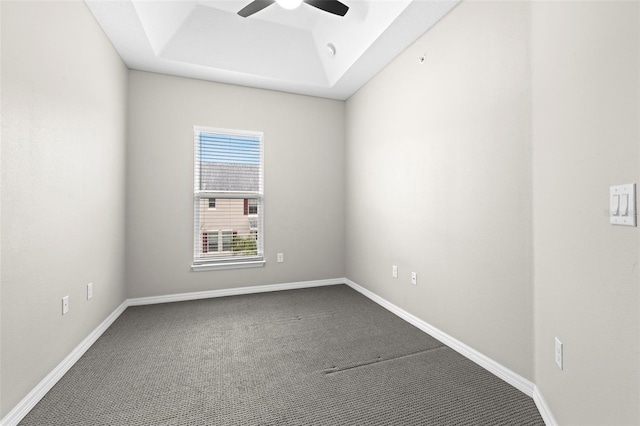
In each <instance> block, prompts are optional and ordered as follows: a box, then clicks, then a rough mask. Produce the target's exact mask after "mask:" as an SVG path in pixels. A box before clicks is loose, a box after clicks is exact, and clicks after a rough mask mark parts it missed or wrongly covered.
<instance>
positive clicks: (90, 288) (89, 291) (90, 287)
mask: <svg viewBox="0 0 640 426" xmlns="http://www.w3.org/2000/svg"><path fill="white" fill-rule="evenodd" d="M92 297H93V283H89V284H87V300H90V299H91V298H92Z"/></svg>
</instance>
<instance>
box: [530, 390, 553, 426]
mask: <svg viewBox="0 0 640 426" xmlns="http://www.w3.org/2000/svg"><path fill="white" fill-rule="evenodd" d="M533 402H535V403H536V407H538V411H539V412H540V416H541V417H542V420H544V423H545V424H546V425H547V426H558V422H556V419H555V418H554V417H553V413H552V412H551V408H550V407H549V405H547V401H545V399H544V398H543V397H542V394H541V393H540V389H539V388H538V387H537V386H535V388H534V389H533Z"/></svg>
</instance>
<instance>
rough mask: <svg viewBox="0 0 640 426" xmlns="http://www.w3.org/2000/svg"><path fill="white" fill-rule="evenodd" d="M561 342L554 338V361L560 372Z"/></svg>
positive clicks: (561, 362) (561, 360) (561, 361)
mask: <svg viewBox="0 0 640 426" xmlns="http://www.w3.org/2000/svg"><path fill="white" fill-rule="evenodd" d="M562 358H563V353H562V342H561V341H560V340H559V339H558V338H557V337H556V339H555V360H556V364H557V365H558V368H560V370H562V364H563V359H562Z"/></svg>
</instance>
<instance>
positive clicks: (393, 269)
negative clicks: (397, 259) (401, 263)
mask: <svg viewBox="0 0 640 426" xmlns="http://www.w3.org/2000/svg"><path fill="white" fill-rule="evenodd" d="M391 276H392V277H393V278H398V267H397V266H396V265H393V266H392V267H391Z"/></svg>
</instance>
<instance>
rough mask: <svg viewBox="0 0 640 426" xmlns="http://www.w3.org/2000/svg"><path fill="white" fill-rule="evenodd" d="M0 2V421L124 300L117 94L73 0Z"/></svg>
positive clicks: (114, 74) (110, 65) (121, 105)
mask: <svg viewBox="0 0 640 426" xmlns="http://www.w3.org/2000/svg"><path fill="white" fill-rule="evenodd" d="M1 7H2V23H1V27H2V28H1V30H2V105H1V106H2V199H1V206H2V226H1V233H2V317H1V322H2V348H1V358H2V360H1V371H2V372H1V381H2V385H1V392H2V398H1V408H0V418H2V417H4V416H5V415H6V414H7V413H8V411H9V410H11V409H12V408H13V407H14V406H15V405H16V404H17V403H18V402H19V401H20V400H21V399H22V398H23V397H25V395H26V394H27V393H28V392H29V391H31V390H32V389H33V388H34V387H35V386H36V385H37V384H38V383H39V382H40V380H42V379H43V378H44V376H45V375H46V374H48V373H49V372H51V370H52V369H53V368H54V367H55V366H56V365H58V364H59V363H60V362H61V361H62V359H64V357H66V356H67V355H68V354H69V353H70V352H71V351H72V350H73V348H75V347H76V346H77V345H78V344H79V343H80V342H81V341H82V340H83V339H84V338H85V337H87V335H88V334H89V333H90V332H91V331H92V330H93V329H95V328H96V327H97V325H98V324H100V323H101V322H102V321H103V320H104V319H105V318H106V317H107V316H108V315H109V314H110V313H111V312H113V310H114V309H115V308H116V307H117V306H118V305H120V304H121V303H122V301H123V300H124V298H125V285H124V279H123V278H124V277H123V275H124V274H123V271H124V211H125V210H124V202H125V191H124V178H125V157H124V155H125V136H126V89H127V71H126V68H125V67H124V65H123V63H122V61H121V60H120V58H119V57H118V55H117V54H116V53H115V51H114V49H113V48H112V46H111V44H110V43H109V41H108V40H107V38H106V37H105V35H104V33H103V32H102V30H101V29H100V27H99V26H98V24H97V23H96V22H95V19H94V18H93V15H92V14H91V12H89V10H88V9H87V7H86V5H85V4H84V2H67V1H64V2H35V1H26V2H25V1H23V2H13V1H2V5H1ZM88 282H93V283H94V296H93V299H92V300H91V301H87V300H86V297H85V291H86V290H85V288H86V287H85V286H86V284H87V283H88ZM65 295H69V297H70V312H69V313H68V314H67V315H65V316H64V317H63V316H62V315H61V298H62V297H63V296H65Z"/></svg>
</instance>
